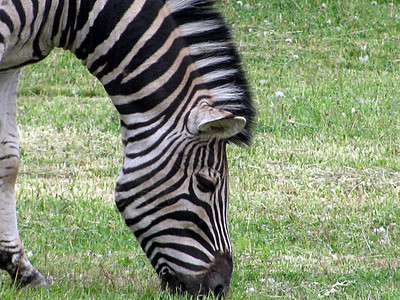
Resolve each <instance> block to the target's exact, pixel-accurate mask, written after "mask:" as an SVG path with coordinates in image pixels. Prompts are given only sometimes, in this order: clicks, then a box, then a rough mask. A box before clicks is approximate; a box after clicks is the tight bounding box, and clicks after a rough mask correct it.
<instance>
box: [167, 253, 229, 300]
mask: <svg viewBox="0 0 400 300" xmlns="http://www.w3.org/2000/svg"><path fill="white" fill-rule="evenodd" d="M232 269H233V261H232V255H231V253H219V254H217V255H216V256H215V259H214V261H213V263H212V264H211V265H210V268H209V269H208V271H206V272H205V273H203V274H201V275H199V276H190V275H184V274H179V273H176V272H174V271H173V270H171V269H169V268H164V269H163V271H162V272H160V278H161V284H162V287H163V288H164V289H167V290H169V291H170V292H172V293H174V294H185V293H187V294H189V295H191V296H194V297H197V296H207V295H210V294H212V295H214V296H216V297H217V298H222V297H224V296H225V295H226V294H227V293H228V289H229V284H230V280H231V276H232Z"/></svg>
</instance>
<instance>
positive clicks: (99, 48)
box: [0, 0, 254, 294]
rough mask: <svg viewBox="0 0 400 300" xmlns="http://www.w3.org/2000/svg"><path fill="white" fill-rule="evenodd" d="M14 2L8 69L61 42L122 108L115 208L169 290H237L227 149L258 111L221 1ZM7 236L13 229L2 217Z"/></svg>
mask: <svg viewBox="0 0 400 300" xmlns="http://www.w3.org/2000/svg"><path fill="white" fill-rule="evenodd" d="M3 3H7V4H6V5H5V6H0V59H1V60H0V74H2V73H1V72H3V73H4V72H12V70H14V69H18V68H20V67H21V66H23V65H26V64H28V63H32V62H34V61H37V60H40V59H42V58H44V57H45V56H46V55H47V54H48V53H49V52H50V51H51V49H52V48H53V47H62V48H64V49H68V50H70V51H71V52H73V53H75V55H76V56H77V57H78V58H79V59H81V60H82V62H83V63H84V64H85V65H86V66H87V67H88V69H89V70H90V72H91V73H92V74H93V75H95V76H96V77H97V78H98V79H99V80H100V81H101V82H102V84H103V85H104V87H105V89H106V91H107V92H108V94H109V95H110V97H111V99H112V101H113V103H114V105H115V107H116V109H117V110H118V112H119V113H120V119H121V130H122V141H123V145H124V150H123V156H124V163H123V166H122V168H121V173H120V175H119V177H118V179H117V186H116V190H115V199H116V204H117V207H118V210H119V211H120V213H121V215H122V216H123V217H124V219H125V222H126V224H127V225H128V227H129V228H130V229H131V230H132V231H133V233H134V234H135V236H136V237H137V239H138V241H139V243H140V245H141V247H142V248H143V250H144V251H145V253H146V255H147V257H148V258H149V260H150V262H151V263H152V265H153V266H154V268H155V269H156V271H157V273H158V274H159V275H160V276H161V279H162V282H163V285H164V286H169V287H170V288H171V289H172V290H186V291H188V292H190V293H192V294H198V293H200V294H206V293H208V292H209V291H212V292H214V293H216V294H220V293H222V292H226V290H227V289H228V286H229V280H230V276H231V272H232V256H231V252H232V249H231V244H230V240H229V234H228V225H227V211H228V169H227V161H226V153H225V145H226V143H227V142H229V141H232V142H235V143H238V144H249V142H250V139H251V133H250V129H251V125H252V122H253V117H254V110H253V106H252V102H251V97H250V94H249V91H248V87H247V81H246V78H245V77H244V75H243V71H242V69H241V66H240V59H239V56H238V54H237V52H236V49H235V47H234V45H233V43H232V40H231V35H230V32H229V30H228V28H227V27H226V25H225V22H224V20H223V18H222V17H221V15H220V14H219V13H218V12H217V11H216V10H215V9H214V7H213V1H208V0H4V1H3ZM7 70H8V71H7ZM4 74H6V73H4ZM0 92H1V91H0ZM4 103H6V101H4V102H3V105H5V104H4ZM1 121H2V120H0V122H1ZM10 134H12V133H10ZM0 138H1V136H0ZM7 151H8V150H7ZM4 152H5V150H4ZM3 156H4V155H3ZM0 157H2V153H0ZM1 167H2V166H1V161H0V171H1ZM0 201H2V200H1V199H0ZM4 203H5V202H4ZM0 204H1V202H0ZM12 209H15V207H14V206H13V207H12ZM1 228H5V229H1ZM0 229H1V230H3V231H7V229H6V226H5V225H4V224H3V226H1V216H0ZM0 235H1V232H0ZM1 245H2V244H1V241H0V249H2V248H1ZM21 247H22V246H21ZM21 247H20V248H21ZM21 251H22V248H21ZM6 252H7V251H6V250H3V252H1V250H0V254H1V253H6ZM7 253H8V252H7ZM28 262H29V261H28ZM32 270H34V268H33V267H31V271H32ZM35 271H36V270H35ZM10 274H11V273H10ZM11 275H12V276H14V275H13V274H11Z"/></svg>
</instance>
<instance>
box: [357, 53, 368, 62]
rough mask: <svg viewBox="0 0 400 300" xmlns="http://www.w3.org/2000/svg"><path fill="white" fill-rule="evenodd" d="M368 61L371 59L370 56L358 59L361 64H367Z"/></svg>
mask: <svg viewBox="0 0 400 300" xmlns="http://www.w3.org/2000/svg"><path fill="white" fill-rule="evenodd" d="M368 59H369V56H368V55H364V56H360V57H359V58H358V60H359V61H360V62H361V63H366V62H367V61H368Z"/></svg>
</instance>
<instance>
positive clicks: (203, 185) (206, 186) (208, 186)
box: [196, 174, 216, 193]
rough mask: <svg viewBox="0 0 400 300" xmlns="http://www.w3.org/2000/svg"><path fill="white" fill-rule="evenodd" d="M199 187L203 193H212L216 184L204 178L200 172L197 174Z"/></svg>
mask: <svg viewBox="0 0 400 300" xmlns="http://www.w3.org/2000/svg"><path fill="white" fill-rule="evenodd" d="M196 179H197V188H198V189H199V190H200V191H202V192H203V193H212V192H214V191H215V188H216V184H215V183H214V182H212V181H211V180H208V179H206V178H204V177H203V176H202V175H200V174H196Z"/></svg>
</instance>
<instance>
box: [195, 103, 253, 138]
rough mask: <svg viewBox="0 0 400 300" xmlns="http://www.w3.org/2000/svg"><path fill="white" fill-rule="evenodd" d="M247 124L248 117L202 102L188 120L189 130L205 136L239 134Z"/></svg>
mask: <svg viewBox="0 0 400 300" xmlns="http://www.w3.org/2000/svg"><path fill="white" fill-rule="evenodd" d="M245 125H246V119H245V118H243V117H239V116H235V115H234V114H232V113H230V112H228V111H226V110H222V109H218V108H214V107H212V106H210V105H209V104H207V103H202V104H201V105H200V106H199V107H198V108H197V109H194V110H193V111H192V112H191V114H190V116H189V120H188V130H189V132H191V133H192V134H196V135H198V134H200V135H203V136H204V137H217V138H221V139H226V138H230V137H232V136H234V135H236V134H238V133H239V132H240V131H241V130H242V129H243V128H244V127H245Z"/></svg>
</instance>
